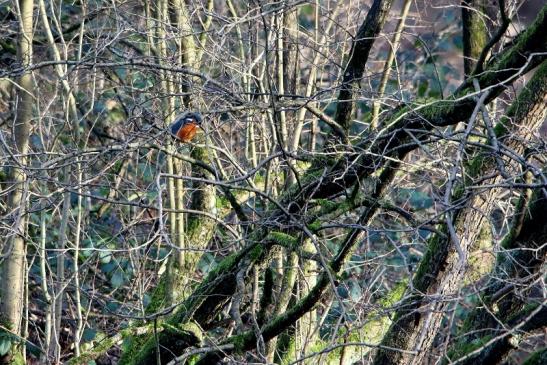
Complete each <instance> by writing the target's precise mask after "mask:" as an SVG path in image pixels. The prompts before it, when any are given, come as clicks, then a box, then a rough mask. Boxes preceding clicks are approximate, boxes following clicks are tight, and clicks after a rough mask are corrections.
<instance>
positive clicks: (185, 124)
mask: <svg viewBox="0 0 547 365" xmlns="http://www.w3.org/2000/svg"><path fill="white" fill-rule="evenodd" d="M202 121H203V117H202V116H201V114H199V113H197V112H185V113H182V114H181V115H179V116H178V117H177V118H176V119H175V121H174V122H173V124H171V127H170V129H171V134H172V135H173V137H175V138H177V139H178V140H180V141H182V142H184V143H187V142H190V141H191V140H192V138H194V136H195V135H196V133H197V131H198V128H199V127H200V126H201V122H202Z"/></svg>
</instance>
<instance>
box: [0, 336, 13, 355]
mask: <svg viewBox="0 0 547 365" xmlns="http://www.w3.org/2000/svg"><path fill="white" fill-rule="evenodd" d="M10 348H11V338H10V337H9V336H5V335H4V336H1V337H0V356H4V355H5V354H7V353H8V352H9V349H10Z"/></svg>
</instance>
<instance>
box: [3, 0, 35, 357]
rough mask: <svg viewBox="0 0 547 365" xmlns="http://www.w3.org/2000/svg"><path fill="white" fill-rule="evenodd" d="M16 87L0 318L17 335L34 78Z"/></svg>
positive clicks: (24, 52) (24, 53)
mask: <svg viewBox="0 0 547 365" xmlns="http://www.w3.org/2000/svg"><path fill="white" fill-rule="evenodd" d="M33 9H34V2H33V1H32V0H20V1H19V3H18V16H19V47H18V58H19V62H20V63H21V65H22V66H23V67H26V66H28V65H30V64H31V63H32V37H33V32H32V24H33ZM18 85H19V87H18V88H17V89H16V91H15V102H14V104H15V106H16V110H15V121H14V123H13V127H12V132H13V144H14V148H13V150H12V152H13V155H14V157H15V160H14V161H13V165H14V166H13V167H12V168H11V171H10V175H9V181H11V183H12V185H13V190H12V192H11V194H10V195H9V197H8V204H7V206H8V209H9V211H10V214H11V217H12V221H13V223H12V227H11V232H13V233H12V234H11V237H9V238H8V239H7V241H5V242H7V244H6V245H4V247H2V254H3V255H5V256H4V257H5V258H4V262H3V263H2V268H1V270H2V271H1V278H2V291H1V293H0V321H1V323H2V324H3V326H5V327H7V328H9V330H10V331H11V332H12V333H13V334H15V335H17V336H19V335H21V321H22V316H23V295H24V290H25V288H24V283H25V275H26V271H25V255H26V241H25V231H26V218H25V206H26V197H25V190H26V188H25V184H26V179H27V175H26V172H25V166H26V165H27V156H26V155H27V153H28V140H29V130H30V123H31V119H32V107H33V104H34V100H33V94H32V90H33V80H32V75H31V73H29V72H25V73H23V75H21V76H20V77H19V80H18ZM12 356H13V358H17V357H18V356H21V347H19V346H18V347H17V348H16V347H15V346H13V344H12Z"/></svg>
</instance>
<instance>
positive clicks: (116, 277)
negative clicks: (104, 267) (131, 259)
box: [110, 270, 124, 288]
mask: <svg viewBox="0 0 547 365" xmlns="http://www.w3.org/2000/svg"><path fill="white" fill-rule="evenodd" d="M123 281H124V275H123V272H122V271H121V270H116V272H114V274H113V275H112V277H111V278H110V284H112V286H113V287H114V288H119V287H120V286H122V284H123Z"/></svg>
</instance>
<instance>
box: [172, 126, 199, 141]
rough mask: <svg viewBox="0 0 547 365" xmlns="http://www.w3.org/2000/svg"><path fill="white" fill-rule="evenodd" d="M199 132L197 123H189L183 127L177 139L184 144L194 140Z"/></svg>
mask: <svg viewBox="0 0 547 365" xmlns="http://www.w3.org/2000/svg"><path fill="white" fill-rule="evenodd" d="M197 131H198V125H197V124H196V123H188V124H185V125H183V126H182V127H181V128H180V129H179V131H178V132H177V137H178V138H179V139H180V140H181V141H182V142H189V141H191V140H192V138H194V136H195V135H196V133H197Z"/></svg>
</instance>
